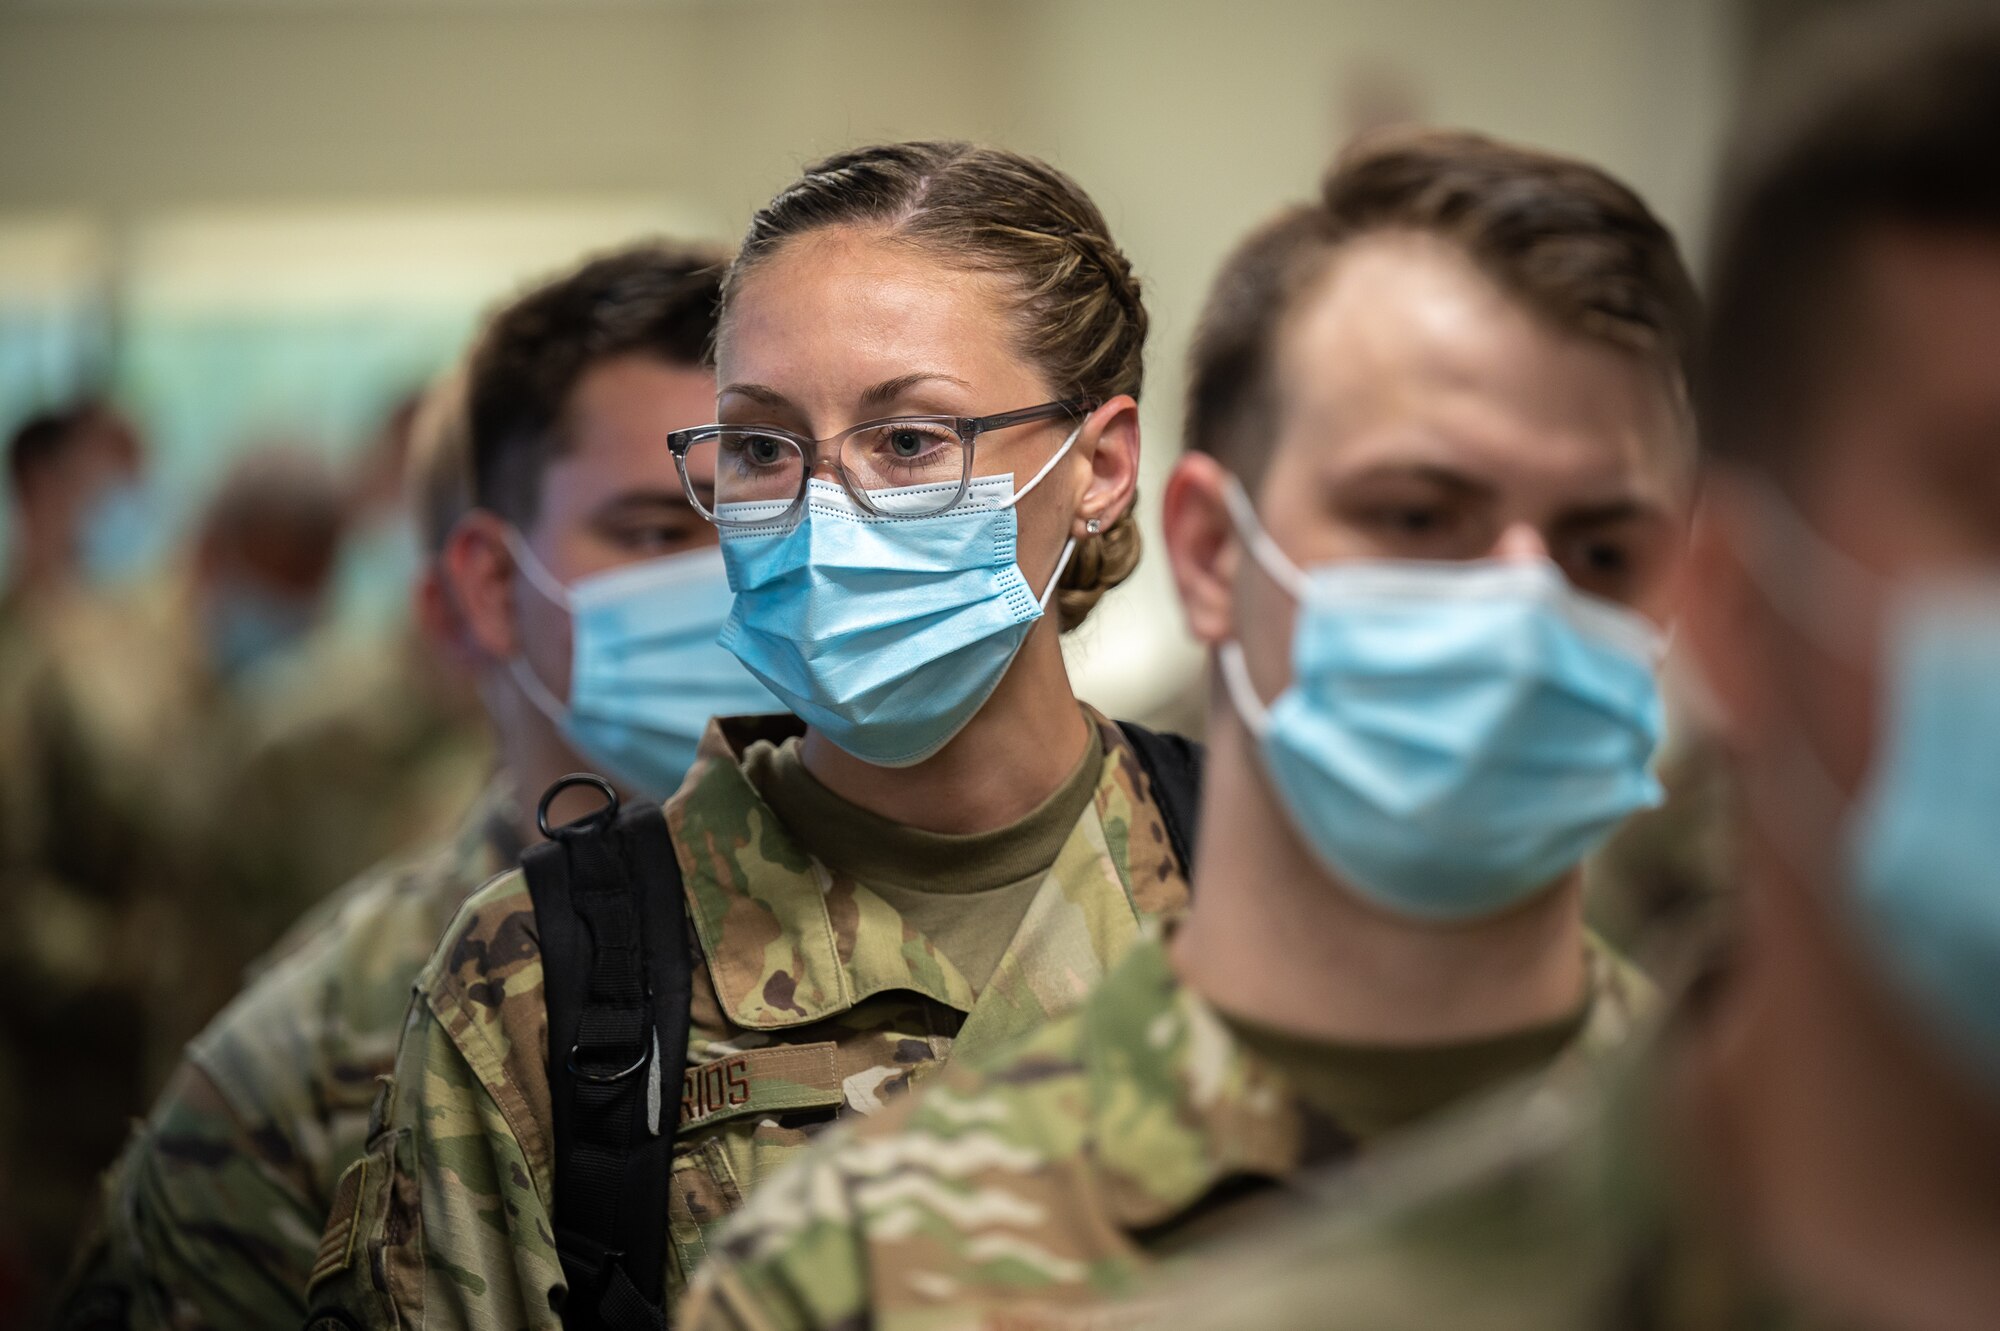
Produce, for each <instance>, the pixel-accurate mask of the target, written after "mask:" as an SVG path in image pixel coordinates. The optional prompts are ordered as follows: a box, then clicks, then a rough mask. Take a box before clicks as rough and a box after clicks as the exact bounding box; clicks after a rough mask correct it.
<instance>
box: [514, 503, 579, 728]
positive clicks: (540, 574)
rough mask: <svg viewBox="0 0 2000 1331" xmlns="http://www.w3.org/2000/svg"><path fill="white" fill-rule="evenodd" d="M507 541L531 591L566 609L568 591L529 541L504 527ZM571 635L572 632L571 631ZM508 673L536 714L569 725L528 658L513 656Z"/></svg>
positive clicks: (560, 705)
mask: <svg viewBox="0 0 2000 1331" xmlns="http://www.w3.org/2000/svg"><path fill="white" fill-rule="evenodd" d="M506 539H507V550H508V553H510V554H512V555H513V556H514V562H515V563H516V564H517V565H519V566H520V569H521V572H523V573H525V574H527V576H528V581H529V583H530V584H532V585H533V586H534V589H535V590H536V591H538V592H540V593H541V594H542V595H543V596H544V597H546V598H547V599H548V600H549V601H550V602H551V603H553V604H555V605H558V606H561V607H562V608H563V609H564V610H568V609H569V588H567V587H565V586H563V585H562V583H560V582H558V581H556V577H555V575H554V574H553V573H551V572H549V570H548V566H547V565H545V564H544V563H542V561H541V560H539V559H537V558H535V552H534V551H533V550H530V549H529V548H528V542H527V540H526V539H525V538H524V537H523V536H522V535H521V533H520V532H518V531H516V530H515V529H514V528H512V527H509V528H507V537H506ZM572 623H574V621H572ZM572 632H574V629H573V628H572ZM507 673H508V674H509V675H511V676H513V679H514V683H515V684H516V685H518V686H519V687H520V690H521V692H522V693H523V694H525V695H526V696H527V699H528V701H529V702H530V703H531V704H533V706H534V708H535V710H536V711H538V712H540V713H541V714H542V715H543V716H546V717H547V718H548V719H549V721H550V722H551V723H552V724H553V725H555V726H557V727H558V728H560V727H562V726H564V725H566V724H568V721H569V708H568V707H566V706H564V705H563V703H562V702H561V701H560V700H558V699H557V697H556V695H555V694H553V693H551V692H550V691H549V686H548V685H546V684H544V683H542V677H541V676H540V675H537V674H536V673H535V668H534V667H533V666H531V665H529V664H528V658H527V657H525V656H516V657H515V658H514V659H513V660H511V661H509V662H508V663H507Z"/></svg>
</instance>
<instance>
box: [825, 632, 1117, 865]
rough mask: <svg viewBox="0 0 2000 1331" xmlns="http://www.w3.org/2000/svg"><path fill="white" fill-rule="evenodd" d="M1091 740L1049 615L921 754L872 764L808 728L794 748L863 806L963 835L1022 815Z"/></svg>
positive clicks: (921, 826) (917, 825)
mask: <svg viewBox="0 0 2000 1331" xmlns="http://www.w3.org/2000/svg"><path fill="white" fill-rule="evenodd" d="M1095 742H1096V740H1095V737H1094V736H1093V735H1092V734H1091V726H1090V722H1089V721H1088V720H1087V719H1086V718H1085V716H1084V714H1083V709H1082V708H1081V707H1080V706H1078V704H1077V701H1076V694H1075V693H1074V692H1073V691H1072V690H1071V688H1070V683H1069V674H1068V672H1067V671H1066V670H1065V669H1064V667H1063V660H1062V645H1061V642H1060V640H1059V638H1058V636H1057V629H1056V622H1055V616H1054V615H1048V616H1045V617H1044V618H1043V619H1042V620H1041V621H1040V622H1039V623H1037V624H1036V625H1035V628H1034V631H1033V632H1032V633H1030V634H1029V635H1028V640H1027V641H1026V642H1024V643H1023V644H1022V645H1021V650H1020V653H1019V654H1018V655H1016V656H1015V658H1014V663H1013V665H1012V666H1011V667H1010V668H1009V669H1008V671H1007V674H1006V675H1005V677H1003V678H1002V679H1001V681H1000V684H999V687H998V688H996V689H994V690H993V696H992V697H990V698H988V699H987V700H986V705H985V706H984V707H981V708H980V709H979V713H978V715H976V716H974V717H973V718H972V720H971V721H969V722H967V723H966V726H965V729H963V730H961V731H959V732H958V734H957V735H955V736H953V737H952V740H951V742H950V743H949V744H946V745H945V746H944V747H943V748H942V749H940V750H938V751H937V752H936V753H934V754H932V755H931V756H930V757H929V758H926V759H924V761H922V762H920V763H917V764H915V765H913V766H910V767H876V766H874V765H873V764H870V763H865V762H863V761H861V759H859V758H856V757H855V756H854V755H853V754H850V753H848V752H846V751H845V750H843V749H841V748H840V747H839V746H838V745H836V744H834V743H833V742H832V741H831V740H829V739H827V738H826V737H825V736H824V735H821V734H820V733H819V732H818V731H813V730H809V731H807V732H806V738H805V745H804V748H803V750H802V754H801V756H802V757H803V759H804V761H805V766H806V770H807V771H808V772H811V773H812V774H813V776H814V777H815V778H816V779H817V780H818V781H819V783H820V784H821V785H823V786H825V787H826V788H827V789H828V790H831V791H832V792H833V793H834V794H836V795H838V796H840V797H841V798H842V799H844V800H847V801H848V802H849V803H851V804H858V805H860V806H861V807H862V808H864V809H866V810H868V811H869V812H870V813H874V814H879V815H881V816H882V817H884V818H887V819H890V820H891V821H894V822H897V823H901V824H903V825H904V826H906V827H914V828H918V829H920V830H922V831H926V832H942V833H947V834H954V835H970V834H972V833H976V832H991V831H994V830H996V829H998V828H1002V827H1007V826H1009V825H1011V824H1013V823H1017V822H1019V821H1020V820H1021V819H1023V818H1025V817H1027V816H1028V814H1030V813H1032V812H1033V811H1034V809H1035V808H1036V806H1037V805H1039V804H1041V802H1042V801H1043V800H1045V799H1047V798H1048V797H1049V796H1050V795H1052V794H1054V793H1055V791H1056V790H1057V789H1058V788H1059V787H1060V786H1061V785H1062V783H1063V781H1064V780H1065V779H1066V778H1067V777H1068V776H1069V774H1070V773H1071V772H1072V771H1074V770H1075V769H1076V765H1077V763H1078V761H1080V760H1081V759H1082V757H1083V754H1084V750H1085V746H1087V745H1089V744H1092V743H1095Z"/></svg>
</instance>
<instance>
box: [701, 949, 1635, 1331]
mask: <svg viewBox="0 0 2000 1331" xmlns="http://www.w3.org/2000/svg"><path fill="white" fill-rule="evenodd" d="M1589 975H1590V984H1591V996H1590V1000H1589V1008H1588V1011H1587V1013H1586V1015H1585V1017H1584V1020H1583V1024H1582V1025H1581V1027H1580V1028H1579V1029H1578V1031H1577V1033H1576V1034H1575V1035H1574V1036H1572V1037H1571V1038H1570V1040H1569V1042H1568V1044H1567V1045H1566V1046H1565V1047H1564V1048H1563V1050H1562V1052H1560V1053H1559V1054H1557V1056H1556V1059H1555V1067H1556V1068H1558V1069H1560V1068H1561V1067H1563V1066H1565V1065H1570V1064H1577V1063H1584V1062H1595V1061H1596V1060H1598V1059H1599V1058H1601V1057H1602V1055H1604V1054H1605V1053H1606V1052H1608V1051H1609V1050H1611V1049H1614V1048H1616V1047H1618V1046H1619V1045H1620V1044H1621V1043H1622V1042H1623V1041H1624V1040H1625V1038H1626V1036H1627V1035H1628V1033H1629V1032H1630V1030H1631V1029H1632V1026H1633V1024H1634V1021H1635V1019H1636V1018H1637V1017H1638V1015H1639V1014H1640V1012H1641V1010H1642V1009H1643V1008H1645V1007H1648V1006H1650V1004H1651V1003H1652V998H1653V994H1652V986H1651V984H1650V982H1648V981H1647V980H1646V979H1645V978H1644V977H1642V976H1640V975H1639V974H1638V973H1637V972H1636V971H1634V970H1632V969H1631V968H1630V967H1628V966H1627V965H1625V963H1623V962H1622V961H1620V960H1618V959H1617V958H1616V957H1615V956H1613V955H1612V954H1611V953H1610V952H1609V951H1608V950H1607V949H1604V948H1603V947H1602V946H1601V945H1595V944H1593V946H1592V948H1591V951H1590V955H1589ZM1358 1145H1359V1141H1358V1139H1357V1137H1356V1135H1355V1134H1354V1133H1353V1132H1351V1131H1349V1130H1348V1129H1347V1127H1346V1126H1345V1125H1343V1124H1342V1123H1339V1122H1336V1121H1333V1120H1332V1119H1331V1118H1330V1117H1329V1116H1328V1115H1327V1114H1326V1113H1325V1112H1324V1111H1321V1110H1318V1109H1316V1108H1314V1106H1313V1105H1312V1104H1311V1103H1310V1102H1309V1101H1308V1100H1307V1099H1306V1098H1304V1097H1303V1096H1302V1095H1301V1094H1300V1093H1299V1092H1298V1091H1297V1090H1296V1089H1294V1087H1293V1085H1292V1084H1291V1082H1290V1081H1289V1079H1288V1078H1287V1076H1286V1074H1285V1073H1284V1072H1283V1071H1282V1069H1280V1068H1279V1067H1277V1066H1276V1065H1274V1064H1272V1063H1271V1062H1270V1061H1268V1060H1267V1059H1266V1058H1264V1057H1263V1056H1261V1055H1259V1054H1258V1053H1257V1052H1256V1051H1255V1050H1253V1049H1252V1048H1251V1047H1249V1046H1248V1045H1246V1044H1245V1043H1244V1042H1243V1041H1242V1040H1241V1039H1240V1038H1238V1037H1237V1036H1236V1034H1235V1033H1234V1032H1233V1031H1232V1029H1231V1028H1230V1026H1229V1025H1228V1024H1227V1023H1226V1022H1225V1021H1224V1020H1223V1019H1222V1018H1221V1017H1220V1016H1218V1015H1217V1013H1216V1011H1215V1010H1214V1009H1213V1008H1212V1007H1210V1006H1209V1005H1208V1004H1207V1003H1205V1002H1203V1001H1202V1000H1201V998H1199V997H1198V996H1197V995H1196V994H1195V993H1194V992H1193V991H1191V990H1189V989H1188V988H1187V987H1186V986H1185V985H1183V984H1181V983H1180V982H1179V981H1178V980H1177V979H1176V978H1175V976H1174V974H1173V972H1172V970H1171V968H1170V967H1169V965H1168V963H1167V953H1166V948H1165V946H1164V944H1163V943H1162V942H1160V941H1158V940H1149V941H1147V942H1145V943H1143V944H1141V945H1140V946H1139V947H1138V948H1135V949H1134V950H1133V952H1132V953H1131V954H1130V955H1129V956H1127V957H1126V959H1125V961H1124V962H1123V964H1122V965H1120V967H1119V968H1118V970H1116V971H1115V972H1113V974H1112V975H1111V977H1110V978H1109V979H1107V980H1106V981H1105V983H1104V984H1103V985H1102V986H1101V987H1100V988H1099V989H1098V990H1097V992H1096V993H1094V994H1092V995H1091V997H1090V999H1089V1000H1088V1001H1087V1002H1086V1003H1085V1004H1084V1005H1083V1007H1082V1008H1080V1009H1079V1010H1078V1011H1076V1012H1074V1013H1072V1014H1071V1015H1070V1016H1069V1017H1067V1018H1065V1019H1064V1020H1062V1021H1059V1022H1055V1023H1051V1024H1050V1025H1049V1026H1047V1027H1045V1028H1043V1029H1042V1030H1041V1031H1040V1032H1038V1033H1036V1034H1035V1035H1033V1036H1030V1037H1029V1038H1028V1039H1026V1040H1024V1041H1023V1042H1022V1043H1021V1044H1020V1045H1018V1046H1017V1047H1015V1048H1014V1049H1013V1050H1012V1051H1011V1052H1009V1053H1008V1054H1006V1055H1005V1056H1004V1057H1002V1058H1000V1059H998V1060H993V1061H988V1062H986V1063H981V1064H978V1065H964V1064H961V1065H959V1066H956V1067H954V1068H953V1069H951V1070H950V1072H948V1073H947V1074H946V1075H945V1076H943V1077H941V1078H939V1080H938V1081H937V1082H935V1083H933V1084H932V1085H931V1086H930V1087H928V1088H926V1090H925V1091H924V1093H923V1094H921V1095H918V1096H915V1097H913V1098H912V1099H911V1100H910V1101H909V1102H908V1103H906V1104H902V1105H898V1106H897V1107H896V1109H895V1110H894V1111H893V1112H892V1113H889V1114H884V1115H881V1116H879V1117H877V1118H875V1119H871V1120H868V1121H866V1122H865V1123H861V1124H857V1125H856V1126H855V1128H854V1129H853V1130H852V1131H851V1132H843V1133H842V1134H841V1135H840V1136H839V1137H838V1138H837V1139H836V1140H833V1141H829V1142H827V1143H825V1144H824V1145H823V1146H822V1147H821V1148H819V1149H818V1150H815V1151H814V1152H813V1153H812V1154H811V1155H810V1156H808V1157H807V1158H806V1160H805V1161H804V1162H803V1163H802V1164H801V1165H800V1166H799V1167H798V1168H795V1169H793V1170H791V1171H789V1172H788V1173H787V1174H785V1175H784V1176H783V1177H782V1178H780V1179H777V1180H774V1181H773V1182H772V1184H771V1185H770V1187H768V1188H766V1189H765V1190H764V1192H763V1193H761V1194H760V1195H759V1196H758V1197H757V1198H756V1200H755V1201H754V1202H753V1203H752V1205H751V1206H750V1207H749V1209H747V1210H746V1211H745V1212H744V1213H743V1214H742V1215H740V1216H738V1217H736V1219H735V1220H734V1221H732V1222H731V1223H730V1224H729V1225H728V1226H726V1227H725V1228H724V1230H723V1231H722V1233H721V1235H720V1236H719V1241H718V1242H717V1243H716V1244H714V1245H712V1246H713V1247H714V1248H715V1252H714V1254H713V1255H712V1256H711V1258H710V1260H709V1263H708V1265H707V1266H706V1267H705V1268H704V1269H703V1273H702V1276H701V1278H700V1279H699V1280H698V1281H697V1282H696V1286H695V1290H694V1292H693V1293H692V1294H691V1295H690V1297H689V1299H688V1300H687V1303H686V1305H685V1316H684V1318H683V1322H682V1325H683V1326H684V1327H686V1328H689V1329H690V1331H721V1329H722V1328H732V1329H754V1331H779V1329H780V1328H782V1329H783V1331H803V1329H804V1328H836V1327H838V1328H842V1329H843V1331H847V1329H849V1328H858V1327H864V1326H865V1327H875V1328H883V1329H885V1331H918V1329H919V1328H923V1329H926V1331H928V1329H929V1328H946V1327H970V1326H981V1325H1005V1326H1009V1327H1013V1326H1020V1327H1031V1326H1086V1325H1092V1324H1093V1323H1094V1320H1095V1319H1096V1318H1097V1317H1098V1316H1099V1315H1100V1314H1099V1312H1098V1311H1097V1310H1096V1309H1095V1307H1094V1305H1096V1304H1097V1303H1099V1302H1101V1301H1103V1300H1106V1299H1115V1298H1116V1297H1118V1296H1119V1295H1121V1294H1123V1293H1124V1292H1126V1291H1127V1290H1128V1288H1129V1287H1130V1286H1131V1285H1132V1284H1133V1283H1134V1281H1135V1280H1136V1279H1137V1278H1138V1277H1139V1276H1140V1275H1141V1274H1142V1273H1144V1272H1145V1271H1147V1270H1148V1269H1149V1268H1150V1267H1151V1266H1152V1265H1153V1264H1154V1263H1155V1262H1156V1261H1157V1260H1159V1259H1161V1258H1163V1257H1165V1256H1166V1255H1168V1254H1170V1253H1176V1252H1179V1251H1181V1250H1183V1249H1187V1248H1190V1247H1199V1246H1201V1245H1202V1244H1203V1243H1204V1242H1205V1241H1206V1238H1207V1235H1208V1234H1209V1233H1210V1232H1211V1231H1215V1230H1226V1229H1234V1228H1236V1227H1238V1226H1239V1225H1240V1223H1242V1220H1243V1216H1242V1214H1240V1213H1238V1212H1236V1211H1234V1210H1233V1209H1232V1208H1233V1207H1234V1206H1235V1205H1237V1204H1240V1203H1242V1202H1244V1201H1247V1200H1249V1199H1250V1198H1251V1197H1253V1196H1257V1195H1258V1194H1259V1193H1263V1192H1269V1191H1270V1190H1271V1188H1270V1185H1273V1184H1282V1183H1286V1182H1288V1181H1289V1180H1291V1179H1293V1178H1295V1177H1296V1176H1298V1175H1299V1174H1300V1173H1302V1172H1303V1171H1305V1170H1306V1169H1308V1168H1309V1167H1310V1166H1312V1165H1315V1164H1320V1163H1325V1162H1330V1161H1335V1160H1339V1159H1344V1158H1347V1157H1350V1156H1351V1155H1353V1153H1354V1152H1355V1150H1356V1149H1357V1146H1358ZM1264 1200H1267V1201H1268V1200H1269V1199H1268V1198H1266V1199H1264Z"/></svg>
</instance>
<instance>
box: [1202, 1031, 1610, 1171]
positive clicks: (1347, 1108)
mask: <svg viewBox="0 0 2000 1331" xmlns="http://www.w3.org/2000/svg"><path fill="white" fill-rule="evenodd" d="M1589 1011H1590V1008H1589V1004H1588V1002H1587V1001H1586V1003H1585V1005H1584V1006H1582V1007H1580V1008H1578V1009H1577V1010H1576V1011H1575V1012H1573V1013H1571V1014H1570V1015H1568V1016H1566V1017H1563V1018H1561V1019H1560V1020H1557V1021H1552V1022H1548V1023H1546V1024H1544V1025H1541V1026H1533V1027H1530V1028H1528V1029H1527V1030H1523V1031H1515V1032H1512V1033H1511V1034H1507V1035H1498V1036H1493V1037H1490V1038H1487V1039H1482V1040H1467V1041H1463V1042H1458V1043H1453V1044H1437V1045H1416V1046H1396V1045H1358V1044H1338V1043H1329V1042H1326V1041H1321V1040H1313V1039H1308V1038H1306V1037H1303V1036H1297V1035H1292V1034H1288V1033H1286V1032H1283V1031H1275V1030H1272V1029H1270V1028H1269V1027H1266V1026H1259V1025H1257V1024H1255V1023H1252V1022H1248V1021H1244V1020H1243V1019H1242V1018H1240V1017H1235V1016H1230V1015H1228V1014H1226V1013H1225V1014H1223V1018H1222V1019H1223V1020H1224V1021H1225V1022H1226V1023H1228V1025H1229V1028H1230V1029H1231V1030H1232V1031H1234V1032H1235V1034H1236V1037H1237V1038H1238V1039H1239V1040H1241V1041H1242V1042H1243V1043H1244V1044H1245V1045H1247V1046H1249V1048H1250V1050H1251V1051H1252V1052H1253V1053H1255V1054H1257V1055H1258V1056H1259V1057H1261V1058H1263V1059H1264V1060H1265V1061H1267V1062H1269V1063H1272V1064H1275V1065H1276V1066H1277V1068H1278V1069H1279V1071H1281V1072H1283V1073H1284V1074H1285V1077H1286V1079H1287V1080H1288V1081H1289V1082H1290V1083H1291V1085H1292V1086H1293V1087H1294V1088H1295V1089H1296V1090H1297V1092H1298V1094H1299V1096H1300V1098H1301V1099H1303V1100H1305V1101H1306V1103H1308V1104H1310V1105H1312V1106H1313V1107H1314V1108H1315V1109H1318V1110H1320V1111H1321V1112H1323V1113H1326V1114H1328V1115H1331V1116H1332V1118H1333V1119H1334V1121H1335V1122H1337V1123H1339V1124H1340V1125H1341V1127H1343V1128H1345V1129H1346V1130H1347V1131H1348V1132H1349V1133H1351V1134H1353V1136H1354V1137H1355V1139H1356V1140H1358V1141H1367V1140H1369V1139H1370V1138H1372V1137H1378V1136H1380V1135H1381V1134H1383V1133H1385V1132H1389V1131H1391V1130H1393V1129H1396V1128H1400V1127H1403V1126H1405V1125H1407V1124H1410V1123H1414V1122H1416V1121H1417V1120H1418V1119H1420V1118H1424V1117H1425V1116H1427V1115H1429V1114H1432V1113H1434V1112H1436V1111H1437V1110H1440V1109H1443V1108H1444V1107H1445V1106H1447V1105H1450V1104H1454V1103H1456V1102H1458V1101H1460V1100H1464V1099H1466V1098H1468V1097H1470V1096H1473V1095H1476V1094H1478V1093H1479V1092H1481V1091H1484V1090H1487V1089H1489V1088H1492V1087H1495V1086H1498V1085H1500V1084H1501V1083H1502V1082H1505V1081H1509V1080H1511V1079H1513V1078H1515V1077H1517V1076H1521V1075H1523V1074H1526V1073H1529V1072H1533V1071H1535V1070H1537V1069H1540V1068H1544V1067H1546V1066H1548V1064H1549V1063H1551V1062H1552V1061H1554V1059H1555V1057H1556V1055H1557V1054H1559V1053H1561V1052H1562V1050H1563V1047H1564V1046H1565V1045H1567V1044H1568V1043H1569V1042H1570V1041H1571V1040H1573V1039H1575V1038H1576V1034H1577V1032H1578V1031H1580V1030H1581V1029H1582V1028H1583V1022H1584V1018H1585V1017H1586V1016H1587V1015H1588V1014H1589Z"/></svg>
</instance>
